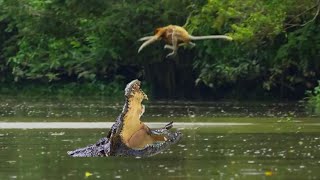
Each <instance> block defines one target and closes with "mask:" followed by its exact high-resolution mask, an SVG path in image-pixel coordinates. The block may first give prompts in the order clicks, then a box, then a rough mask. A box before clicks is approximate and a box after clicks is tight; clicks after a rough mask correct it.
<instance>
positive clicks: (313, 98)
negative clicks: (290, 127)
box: [306, 80, 320, 114]
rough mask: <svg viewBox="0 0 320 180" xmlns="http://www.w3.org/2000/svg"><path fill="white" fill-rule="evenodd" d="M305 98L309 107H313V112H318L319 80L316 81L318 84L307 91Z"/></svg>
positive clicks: (319, 97)
mask: <svg viewBox="0 0 320 180" xmlns="http://www.w3.org/2000/svg"><path fill="white" fill-rule="evenodd" d="M306 94H307V100H308V103H309V105H310V106H311V107H314V108H315V112H317V113H318V114H319V113H320V80H319V81H318V86H316V87H315V88H314V89H313V90H312V91H307V92H306Z"/></svg>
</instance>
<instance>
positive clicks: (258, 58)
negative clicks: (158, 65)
mask: <svg viewBox="0 0 320 180" xmlns="http://www.w3.org/2000/svg"><path fill="white" fill-rule="evenodd" d="M301 3H303V5H302V4H298V3H297V2H296V1H291V0H286V1H276V0H272V1H261V0H245V1H241V3H239V1H235V0H231V1H224V0H210V1H208V3H207V4H206V5H204V6H203V7H202V8H201V10H200V11H199V12H198V14H197V15H195V16H193V17H192V18H191V20H190V23H189V24H188V26H187V27H188V29H190V30H191V31H192V32H193V33H194V34H201V35H203V34H228V35H230V36H232V37H233V39H234V42H231V43H230V42H227V43H225V42H203V43H202V44H200V43H198V44H200V45H199V46H198V49H197V51H198V52H199V53H198V54H197V55H196V58H195V63H194V65H195V68H196V69H197V70H198V71H199V78H198V80H197V82H201V81H202V82H204V83H205V84H207V85H209V86H211V87H219V86H222V85H225V84H237V82H239V81H240V80H242V81H243V80H247V81H253V82H255V83H257V81H260V80H262V79H263V81H260V82H261V84H260V83H258V84H260V86H262V87H263V88H264V89H266V90H272V89H277V88H282V89H287V90H289V91H294V90H295V89H296V87H302V86H304V85H305V84H310V83H311V84H312V83H313V82H314V78H315V77H317V76H319V73H318V72H320V64H319V61H318V59H319V57H320V41H319V37H320V33H319V30H320V29H319V22H318V19H316V20H314V21H310V19H313V18H314V16H315V15H316V11H317V8H319V5H317V3H318V1H303V2H301ZM305 87H306V86H305Z"/></svg>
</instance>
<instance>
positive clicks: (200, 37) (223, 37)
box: [189, 35, 233, 41]
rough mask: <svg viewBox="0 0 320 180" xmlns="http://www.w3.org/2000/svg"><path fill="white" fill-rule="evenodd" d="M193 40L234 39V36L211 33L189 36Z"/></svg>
mask: <svg viewBox="0 0 320 180" xmlns="http://www.w3.org/2000/svg"><path fill="white" fill-rule="evenodd" d="M189 38H190V39H191V40H204V39H226V40H229V41H232V40H233V39H232V37H230V36H226V35H209V36H191V35H190V36H189Z"/></svg>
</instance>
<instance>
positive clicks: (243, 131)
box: [0, 98, 320, 179]
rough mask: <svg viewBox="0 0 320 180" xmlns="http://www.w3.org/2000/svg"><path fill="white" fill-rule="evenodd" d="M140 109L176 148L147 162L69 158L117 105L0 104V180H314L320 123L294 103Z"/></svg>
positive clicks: (103, 126)
mask: <svg viewBox="0 0 320 180" xmlns="http://www.w3.org/2000/svg"><path fill="white" fill-rule="evenodd" d="M145 105H146V112H145V114H144V116H143V117H142V120H143V121H145V122H148V123H149V125H150V126H151V127H158V126H162V125H165V124H166V123H167V122H169V121H174V122H176V124H174V127H175V128H177V129H179V130H180V131H181V132H182V133H183V139H182V140H181V141H180V142H179V143H178V144H176V145H173V146H172V147H171V148H170V149H168V150H166V151H164V152H163V153H161V154H159V155H156V156H153V157H149V158H133V157H106V158H71V157H68V156H67V154H66V152H67V151H68V150H73V149H75V148H78V147H82V146H86V145H88V144H91V143H95V142H96V141H97V140H98V139H99V138H101V137H103V136H105V134H106V132H107V131H108V128H109V127H110V123H112V122H113V121H114V120H115V118H116V116H117V115H118V114H119V113H120V112H121V110H122V102H117V101H108V100H105V99H88V98H87V99H60V100H57V99H41V98H40V99H32V98H19V99H16V98H2V99H1V102H0V158H1V161H0V179H99V178H100V179H319V178H320V168H319V167H320V121H319V120H320V118H319V115H317V114H314V113H313V112H312V111H310V110H309V109H306V108H305V107H304V106H303V104H301V103H297V102H293V103H292V102H291V103H270V102H269V103H259V102H251V103H240V102H181V101H178V102H176V101H170V102H165V101H157V102H146V103H145ZM80 122H81V123H82V124H81V123H80ZM108 122H109V123H108ZM39 123H44V124H39ZM174 130H176V129H174Z"/></svg>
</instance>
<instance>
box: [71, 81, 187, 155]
mask: <svg viewBox="0 0 320 180" xmlns="http://www.w3.org/2000/svg"><path fill="white" fill-rule="evenodd" d="M125 99H126V100H125V104H124V106H123V110H122V112H121V113H120V115H119V116H118V118H117V119H116V121H115V123H114V124H113V125H112V127H111V128H110V131H109V133H108V135H107V136H106V137H103V138H101V139H100V140H98V141H97V142H96V143H95V144H91V145H88V146H86V147H84V148H79V149H76V150H74V151H69V152H68V154H69V155H70V156H72V157H103V156H139V157H146V156H153V155H155V154H158V153H160V152H162V151H164V150H166V149H167V148H168V147H170V146H171V145H172V144H175V143H177V142H178V141H179V140H180V139H181V136H182V134H181V133H180V132H178V131H177V132H171V131H169V129H171V128H172V122H170V123H168V124H167V125H165V126H164V127H163V128H160V129H150V128H149V127H148V126H147V125H145V124H144V123H143V122H142V121H140V117H141V116H142V115H143V113H144V110H145V109H144V106H143V105H142V104H141V102H142V100H143V99H148V98H147V95H146V94H145V93H144V92H143V91H142V90H141V89H140V81H138V80H133V81H132V82H130V83H129V84H128V85H127V87H126V89H125Z"/></svg>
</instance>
